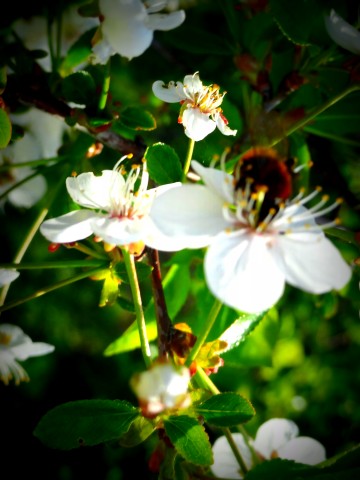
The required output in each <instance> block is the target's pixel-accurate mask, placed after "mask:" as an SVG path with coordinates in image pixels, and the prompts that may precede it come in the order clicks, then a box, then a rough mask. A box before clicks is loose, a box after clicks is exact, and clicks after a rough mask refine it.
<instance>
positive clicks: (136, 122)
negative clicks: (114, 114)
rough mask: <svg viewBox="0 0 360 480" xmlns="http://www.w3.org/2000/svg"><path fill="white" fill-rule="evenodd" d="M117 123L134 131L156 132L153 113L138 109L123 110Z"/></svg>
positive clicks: (128, 108)
mask: <svg viewBox="0 0 360 480" xmlns="http://www.w3.org/2000/svg"><path fill="white" fill-rule="evenodd" d="M117 122H119V123H121V124H122V125H124V126H125V127H127V128H131V129H133V130H154V129H155V128H156V120H155V118H154V117H153V116H152V115H151V113H150V112H148V111H147V110H144V109H143V108H137V107H127V108H125V109H124V110H122V111H121V113H120V118H119V120H117ZM117 122H114V123H117Z"/></svg>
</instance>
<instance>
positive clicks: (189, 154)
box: [182, 138, 195, 182]
mask: <svg viewBox="0 0 360 480" xmlns="http://www.w3.org/2000/svg"><path fill="white" fill-rule="evenodd" d="M194 147H195V140H193V139H191V138H190V139H189V145H188V150H187V152H186V158H185V164H184V170H183V177H182V181H183V182H185V181H186V175H187V173H188V171H189V168H190V163H191V159H192V154H193V151H194Z"/></svg>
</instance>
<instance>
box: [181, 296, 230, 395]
mask: <svg viewBox="0 0 360 480" xmlns="http://www.w3.org/2000/svg"><path fill="white" fill-rule="evenodd" d="M221 307H222V303H221V302H220V301H219V300H217V299H216V300H215V302H214V304H213V306H212V308H211V310H210V313H209V316H208V318H207V320H206V322H204V323H203V325H204V326H205V328H204V330H203V331H202V332H201V334H200V335H199V336H198V337H197V339H196V343H195V345H194V346H193V348H192V350H191V352H190V354H189V355H188V357H187V359H186V362H185V365H186V366H187V367H190V365H191V363H192V362H193V361H194V360H195V358H196V357H197V354H198V353H199V351H200V349H201V347H202V346H203V344H204V343H205V341H206V339H207V336H208V335H209V332H210V330H211V329H212V327H213V325H214V322H215V320H216V318H217V316H218V315H219V312H220V309H221ZM218 393H219V392H218Z"/></svg>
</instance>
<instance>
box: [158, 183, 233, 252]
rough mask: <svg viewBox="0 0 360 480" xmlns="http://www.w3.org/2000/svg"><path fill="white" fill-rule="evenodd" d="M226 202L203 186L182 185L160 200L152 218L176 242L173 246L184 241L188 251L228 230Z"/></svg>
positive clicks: (159, 198) (205, 243) (169, 191)
mask: <svg viewBox="0 0 360 480" xmlns="http://www.w3.org/2000/svg"><path fill="white" fill-rule="evenodd" d="M223 203H224V201H223V200H222V199H221V198H220V197H219V196H217V195H214V194H213V193H212V192H211V190H209V189H208V188H206V187H204V186H203V185H182V186H180V187H175V188H172V189H171V190H168V191H166V192H164V193H163V194H161V195H160V196H159V197H157V198H156V199H155V200H154V202H153V205H152V207H151V210H150V217H151V219H152V220H153V222H154V224H155V226H156V227H157V228H158V229H159V230H160V231H161V232H162V233H163V234H164V235H166V236H168V237H169V238H173V239H174V244H175V243H176V242H177V241H179V242H180V240H179V239H182V240H181V241H184V243H186V244H187V247H188V248H201V247H204V246H206V245H208V244H209V243H210V241H211V239H212V238H213V237H214V235H216V234H218V233H219V232H221V231H222V230H223V229H224V228H227V227H228V223H227V222H226V220H225V219H224V217H223V215H222V208H223ZM183 248H185V247H183ZM169 250H171V249H170V248H169ZM175 250H176V249H175V248H174V251H175Z"/></svg>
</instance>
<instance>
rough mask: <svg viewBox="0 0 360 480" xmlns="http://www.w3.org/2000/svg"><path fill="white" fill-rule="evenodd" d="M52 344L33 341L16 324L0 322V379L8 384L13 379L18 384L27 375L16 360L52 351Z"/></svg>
mask: <svg viewBox="0 0 360 480" xmlns="http://www.w3.org/2000/svg"><path fill="white" fill-rule="evenodd" d="M54 348H55V347H54V346H53V345H50V344H48V343H43V342H33V341H32V340H31V338H30V337H29V336H28V335H25V333H24V332H23V331H22V329H21V328H20V327H17V326H16V325H10V324H8V323H3V324H0V379H1V380H2V381H3V382H4V383H5V384H6V385H8V383H9V381H10V380H11V379H14V381H15V384H16V385H18V384H19V383H20V382H21V381H28V380H29V377H28V374H27V373H26V371H25V370H24V369H23V367H22V366H21V365H20V364H19V363H18V362H17V360H20V361H22V360H27V359H28V358H29V357H37V356H40V355H46V354H47V353H51V352H53V351H54Z"/></svg>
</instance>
